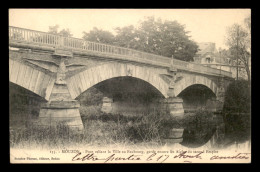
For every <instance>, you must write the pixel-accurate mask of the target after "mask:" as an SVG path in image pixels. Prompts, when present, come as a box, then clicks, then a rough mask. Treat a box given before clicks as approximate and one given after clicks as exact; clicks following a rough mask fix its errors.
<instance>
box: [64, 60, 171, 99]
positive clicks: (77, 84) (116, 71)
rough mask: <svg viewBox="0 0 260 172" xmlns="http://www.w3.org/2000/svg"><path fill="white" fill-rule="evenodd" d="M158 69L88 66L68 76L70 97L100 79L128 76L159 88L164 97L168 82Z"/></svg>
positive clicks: (127, 66) (117, 65)
mask: <svg viewBox="0 0 260 172" xmlns="http://www.w3.org/2000/svg"><path fill="white" fill-rule="evenodd" d="M159 71H160V69H151V68H149V67H145V66H142V67H141V66H136V65H133V64H123V63H109V64H104V65H100V66H96V67H92V68H88V69H86V70H85V71H83V72H80V73H78V74H76V75H74V76H72V77H70V78H68V79H67V84H68V89H69V92H70V94H71V97H72V99H75V98H77V97H78V96H79V95H80V94H81V93H83V92H84V91H86V90H87V89H89V88H90V87H92V86H94V85H96V84H98V83H100V82H102V81H105V80H108V79H112V78H116V77H126V76H128V77H133V78H137V79H141V80H143V81H146V82H147V83H149V84H151V85H152V86H153V87H155V88H156V89H157V90H159V91H160V92H161V93H162V95H164V97H167V91H168V83H166V82H165V81H164V80H163V79H162V78H161V77H160V75H159Z"/></svg>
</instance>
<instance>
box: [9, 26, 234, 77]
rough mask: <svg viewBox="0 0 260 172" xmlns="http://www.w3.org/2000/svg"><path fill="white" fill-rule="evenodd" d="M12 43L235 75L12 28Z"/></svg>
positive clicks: (10, 33) (195, 70)
mask: <svg viewBox="0 0 260 172" xmlns="http://www.w3.org/2000/svg"><path fill="white" fill-rule="evenodd" d="M9 43H10V44H12V43H16V44H17V43H21V44H27V45H39V46H45V47H49V48H53V49H54V50H55V49H60V48H63V49H66V50H70V51H72V52H73V53H77V52H81V53H82V52H84V54H86V55H87V54H93V53H94V54H95V53H96V54H97V55H99V56H102V55H104V56H105V57H107V56H111V57H114V56H117V59H118V57H120V58H121V59H122V60H128V61H137V62H140V63H147V64H151V65H154V64H156V65H158V66H162V67H171V65H173V66H174V67H176V68H177V69H180V70H185V71H191V72H197V73H203V74H207V75H215V76H226V77H232V73H231V72H227V71H223V70H219V69H215V68H210V67H206V66H202V65H199V64H195V63H192V62H185V61H181V60H177V59H170V58H168V57H164V56H160V55H155V54H151V53H146V52H141V51H137V50H133V49H129V48H123V47H117V46H113V45H108V44H102V43H96V42H90V41H85V40H83V39H78V38H72V37H63V36H61V35H55V34H50V33H46V32H40V31H35V30H29V29H24V28H18V27H13V26H10V27H9Z"/></svg>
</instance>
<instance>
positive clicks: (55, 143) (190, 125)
mask: <svg viewBox="0 0 260 172" xmlns="http://www.w3.org/2000/svg"><path fill="white" fill-rule="evenodd" d="M98 109H99V108H98V107H96V106H89V107H83V108H81V109H80V113H81V117H82V122H83V125H84V131H83V133H82V134H71V132H70V130H69V128H68V127H67V126H66V125H64V124H60V125H58V126H56V127H52V128H39V127H37V126H33V125H27V127H24V128H12V129H10V146H11V147H13V148H37V149H38V148H67V147H71V146H86V145H87V146H98V147H103V146H108V145H113V146H115V145H121V146H122V145H123V146H132V147H133V146H136V145H143V146H146V147H151V146H155V147H161V146H163V145H164V144H165V141H164V139H165V138H167V137H168V134H169V131H170V130H171V129H172V128H180V127H181V128H185V129H186V130H190V131H195V133H197V134H196V137H197V136H199V138H200V135H201V136H203V135H205V133H207V130H209V129H212V128H214V127H215V126H217V125H218V123H217V121H218V120H216V119H215V118H214V115H213V113H211V112H207V111H197V112H196V113H185V115H184V118H183V119H182V120H177V119H174V118H173V117H171V116H170V115H169V114H167V113H165V112H161V111H159V110H157V111H156V110H152V111H147V112H145V113H142V114H135V115H134V114H133V115H122V114H106V113H102V112H100V110H98ZM90 112H92V113H90ZM23 116H30V115H23ZM12 119H14V118H12ZM24 120H25V118H22V121H24ZM228 120H229V121H228V122H229V124H231V125H229V126H228V127H225V129H226V131H225V132H226V133H227V137H234V136H233V134H235V135H236V136H235V137H236V138H239V136H240V134H241V132H239V131H238V130H242V133H243V134H245V135H246V134H247V132H246V131H248V130H245V128H246V127H247V128H248V127H249V128H250V126H247V125H246V126H244V125H242V121H241V120H240V121H238V122H239V123H241V125H240V124H239V126H241V127H242V128H243V129H241V128H238V125H236V124H238V122H236V121H234V120H233V119H228ZM232 121H233V122H234V123H231V122H232ZM221 122H223V121H221ZM17 124H21V123H14V122H12V125H11V126H15V125H17ZM247 135H248V134H247ZM236 138H235V139H236ZM231 139H232V138H231ZM233 139H234V138H233ZM192 140H194V138H192Z"/></svg>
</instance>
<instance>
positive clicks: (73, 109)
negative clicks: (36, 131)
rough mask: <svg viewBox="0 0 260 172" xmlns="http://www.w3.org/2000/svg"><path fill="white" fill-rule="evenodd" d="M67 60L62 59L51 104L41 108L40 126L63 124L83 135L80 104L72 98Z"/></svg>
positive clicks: (43, 105) (50, 100) (51, 96)
mask: <svg viewBox="0 0 260 172" xmlns="http://www.w3.org/2000/svg"><path fill="white" fill-rule="evenodd" d="M65 60H66V58H64V57H60V65H59V68H58V71H57V77H56V81H55V83H54V86H53V89H52V92H51V95H50V99H49V102H47V103H44V104H42V106H41V109H40V114H39V120H38V126H42V127H56V126H58V125H60V124H61V125H66V126H68V127H69V129H70V130H72V131H73V132H77V133H81V132H82V131H83V123H82V120H81V116H80V113H79V107H80V104H79V102H78V101H76V100H73V99H72V98H71V95H70V93H69V91H68V87H67V83H66V80H65V76H66V65H65Z"/></svg>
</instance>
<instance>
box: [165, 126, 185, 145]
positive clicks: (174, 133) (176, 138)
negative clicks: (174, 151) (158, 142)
mask: <svg viewBox="0 0 260 172" xmlns="http://www.w3.org/2000/svg"><path fill="white" fill-rule="evenodd" d="M183 131H184V128H172V129H171V130H170V132H169V136H168V138H167V139H165V141H166V142H167V143H170V144H171V143H181V142H182V141H183Z"/></svg>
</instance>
